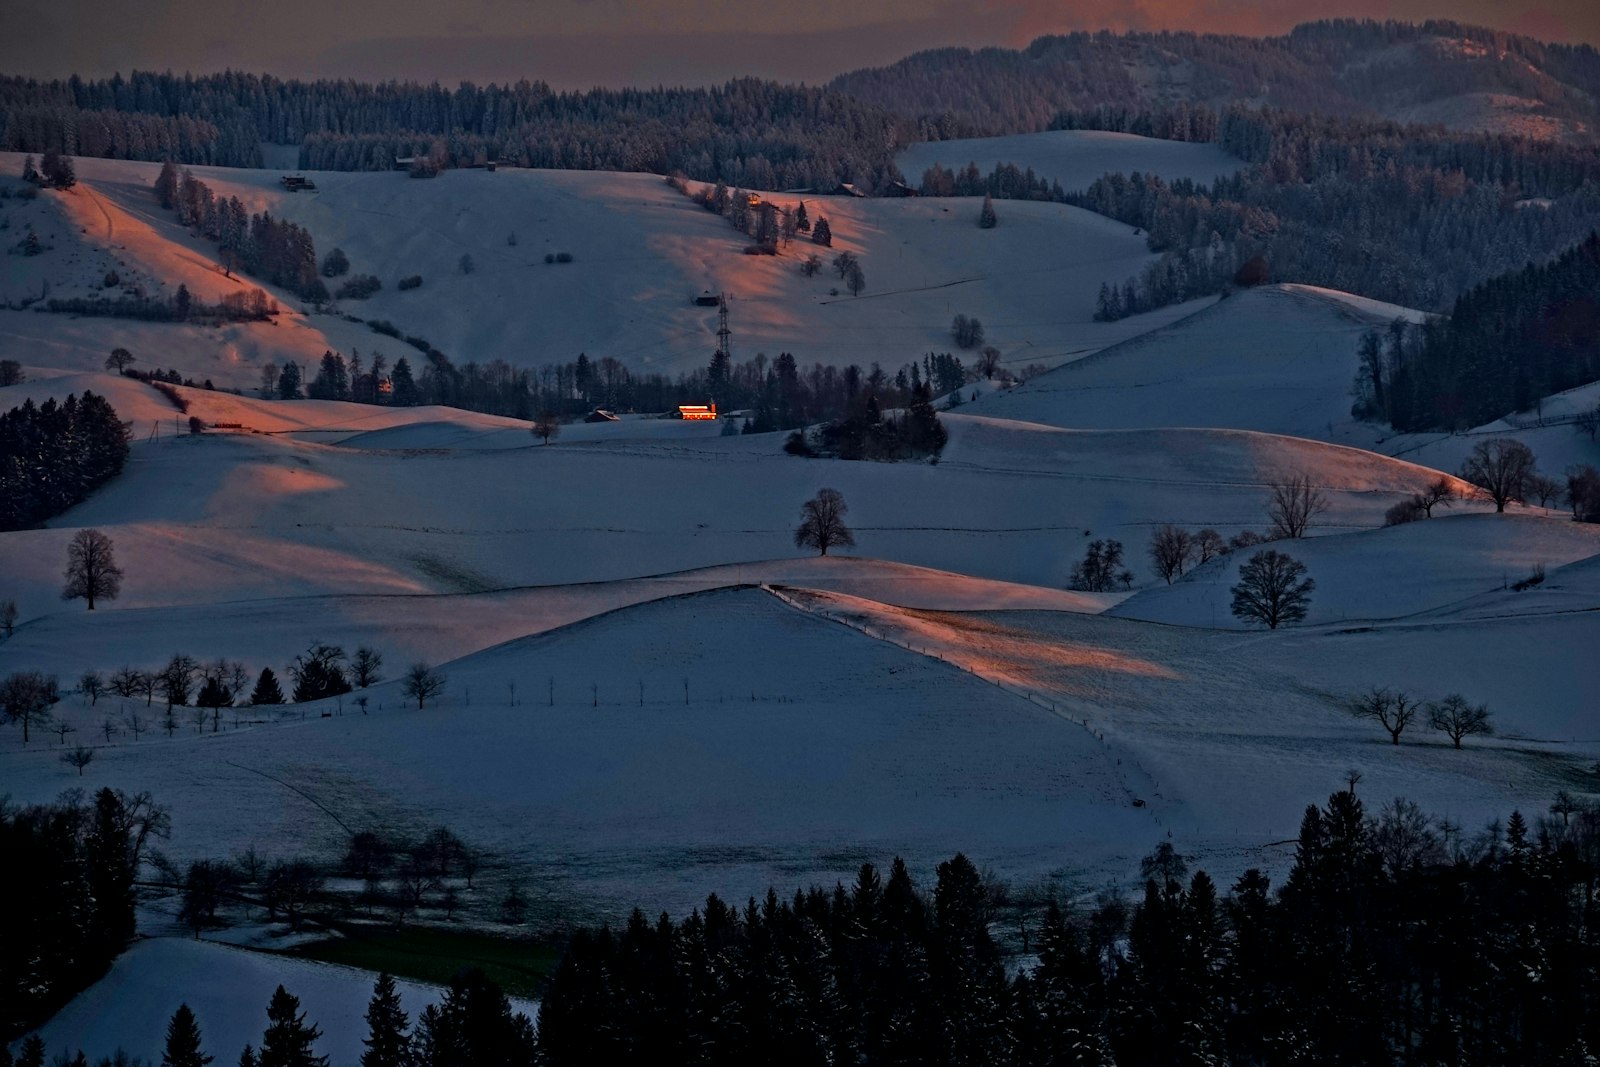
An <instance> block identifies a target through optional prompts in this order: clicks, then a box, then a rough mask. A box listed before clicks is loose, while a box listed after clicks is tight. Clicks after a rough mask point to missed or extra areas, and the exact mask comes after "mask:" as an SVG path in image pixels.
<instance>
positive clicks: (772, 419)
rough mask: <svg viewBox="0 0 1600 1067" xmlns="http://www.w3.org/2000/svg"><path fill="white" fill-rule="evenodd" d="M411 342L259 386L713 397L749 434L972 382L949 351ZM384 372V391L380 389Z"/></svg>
mask: <svg viewBox="0 0 1600 1067" xmlns="http://www.w3.org/2000/svg"><path fill="white" fill-rule="evenodd" d="M370 325H372V324H371V323H369V326H370ZM378 325H379V326H387V323H379V324H378ZM380 332H386V331H380ZM396 333H398V331H396ZM404 340H406V341H407V342H408V343H410V344H411V345H412V346H413V347H416V348H418V349H419V350H425V351H426V352H427V355H426V356H425V357H424V358H423V360H422V361H421V369H420V371H418V370H416V369H414V368H413V366H412V363H411V361H410V360H409V359H408V358H407V357H405V356H401V357H400V358H399V359H397V360H395V361H394V363H393V365H392V366H391V365H390V363H389V360H388V357H387V356H385V355H384V354H383V353H381V352H372V353H370V354H369V355H368V356H367V357H366V358H365V359H363V357H362V355H361V353H360V351H359V350H354V351H352V352H351V355H350V358H349V359H346V358H345V356H344V355H343V354H341V353H338V352H325V353H324V354H323V356H322V360H321V362H320V363H319V364H318V367H317V371H316V374H315V376H314V377H313V378H312V380H311V381H310V382H309V383H306V382H303V381H302V380H301V371H300V368H299V367H298V366H297V365H296V364H293V363H290V364H287V365H285V366H283V367H281V368H280V367H278V366H276V365H274V364H267V365H266V366H265V367H264V368H263V379H262V393H263V394H264V395H267V396H276V397H278V398H279V399H285V400H292V399H297V398H299V397H302V396H308V395H309V396H311V397H313V398H315V399H320V400H352V401H355V402H357V403H378V404H389V405H394V406H398V407H410V406H415V405H419V404H442V405H446V406H449V407H457V408H463V409H465V410H468V411H481V412H484V413H486V414H490V415H504V416H507V417H510V418H516V419H531V418H533V417H534V416H535V415H540V414H552V415H557V416H562V417H577V416H582V415H586V414H588V413H589V412H590V411H592V410H594V409H595V408H604V409H607V410H614V411H650V412H666V411H673V410H675V409H676V408H677V407H678V405H680V404H704V403H706V402H707V401H714V402H715V403H716V404H717V407H718V409H719V410H720V411H722V412H729V411H735V410H743V411H748V412H749V417H748V420H747V424H746V426H745V427H744V429H745V430H746V432H750V433H767V432H771V431H773V430H790V429H795V428H797V427H801V426H806V425H810V424H811V423H815V422H823V421H826V420H829V419H837V418H844V417H846V416H847V415H849V414H850V413H851V412H853V411H855V410H856V409H857V408H858V406H859V405H862V404H864V403H865V402H866V400H867V398H868V397H869V396H870V397H872V398H875V399H876V401H877V403H878V404H879V406H880V408H882V409H889V408H902V407H907V406H909V405H910V404H911V403H912V401H913V400H914V399H915V397H916V394H917V390H918V388H919V387H921V386H923V385H926V386H927V387H928V388H929V389H930V390H931V391H932V394H933V395H943V394H945V393H950V392H954V391H955V390H957V389H959V388H960V387H961V386H962V385H964V384H966V383H967V382H968V381H969V380H972V379H971V373H970V372H969V370H968V369H967V368H966V367H965V366H964V365H963V364H962V362H961V360H960V359H959V358H957V357H956V356H953V355H951V354H949V353H932V352H930V353H928V354H927V355H926V356H924V357H923V358H922V359H921V360H920V361H916V360H914V361H912V362H909V363H906V364H904V365H903V366H901V367H900V368H899V369H898V370H897V371H896V372H895V373H894V374H893V375H890V374H888V373H887V372H885V371H884V370H883V368H881V367H880V366H879V365H878V364H876V363H874V364H872V365H871V366H870V367H868V368H867V369H865V370H863V369H862V368H861V367H859V366H856V365H854V364H852V365H850V366H848V367H835V366H824V365H823V364H821V363H815V364H813V365H812V366H811V367H809V368H805V369H802V368H801V367H800V365H799V363H798V361H796V359H795V358H794V356H793V355H791V354H790V353H788V352H784V353H781V354H780V355H779V356H778V358H777V359H768V358H767V357H766V356H764V355H757V356H755V357H753V358H751V359H748V360H745V361H742V362H738V363H735V362H733V361H732V360H729V359H727V358H726V357H721V356H714V357H713V359H712V361H711V362H710V363H709V364H708V365H707V367H706V368H705V369H703V370H696V371H693V372H691V373H687V374H681V375H679V376H678V377H676V378H669V377H668V376H666V375H664V374H641V375H635V374H634V373H633V372H632V371H630V370H629V369H628V367H627V366H626V365H625V364H624V363H622V362H621V361H620V360H617V359H615V358H613V357H611V356H603V357H601V358H600V359H598V360H591V359H590V358H589V357H588V355H586V354H580V355H579V356H578V358H577V359H575V360H572V361H569V362H566V363H553V364H546V365H545V366H543V367H540V368H539V369H537V370H533V369H529V368H525V367H516V366H512V365H511V364H509V363H506V362H505V361H503V360H493V361H491V362H489V363H477V362H471V363H467V364H464V365H463V366H460V367H457V366H456V365H455V364H454V363H453V362H451V360H450V358H449V357H448V356H446V355H445V354H444V353H443V352H440V351H439V350H438V349H436V348H433V347H432V346H431V345H429V344H428V342H427V341H426V340H425V339H423V338H420V337H418V338H413V337H406V338H404ZM385 380H387V382H388V384H389V390H388V391H387V392H385V391H383V390H382V389H381V385H382V383H383V382H384V381H385Z"/></svg>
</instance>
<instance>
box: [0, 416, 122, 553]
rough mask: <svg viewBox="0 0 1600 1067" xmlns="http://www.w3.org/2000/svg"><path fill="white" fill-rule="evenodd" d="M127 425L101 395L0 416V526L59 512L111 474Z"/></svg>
mask: <svg viewBox="0 0 1600 1067" xmlns="http://www.w3.org/2000/svg"><path fill="white" fill-rule="evenodd" d="M127 460H128V429H127V427H126V426H125V425H124V424H123V422H122V420H120V419H118V418H117V413H116V411H115V410H114V409H113V408H112V407H111V405H110V404H108V403H107V402H106V400H105V398H104V397H101V396H98V395H96V394H94V393H90V392H85V393H84V394H83V395H82V396H81V397H79V396H71V395H69V396H68V397H67V398H66V400H64V401H62V402H61V403H59V404H58V403H56V401H55V400H54V399H50V400H46V401H45V402H44V403H43V404H41V405H38V406H35V405H34V403H33V401H32V400H26V401H24V402H23V404H22V406H21V407H16V408H12V409H11V410H10V411H8V412H6V413H4V414H3V415H0V530H21V529H26V528H28V527H30V526H35V525H37V524H39V523H41V522H43V521H44V520H46V519H48V518H51V517H53V516H55V515H59V514H61V513H62V512H64V511H66V510H67V509H68V508H70V507H72V506H73V505H74V504H77V503H79V502H80V501H82V500H84V499H86V498H87V497H88V496H89V494H90V493H92V492H94V491H95V490H96V489H98V488H99V487H100V486H102V485H104V484H105V483H106V482H108V481H110V480H111V479H112V478H114V477H116V476H117V475H118V474H119V473H121V471H122V467H123V465H124V464H125V463H126V462H127Z"/></svg>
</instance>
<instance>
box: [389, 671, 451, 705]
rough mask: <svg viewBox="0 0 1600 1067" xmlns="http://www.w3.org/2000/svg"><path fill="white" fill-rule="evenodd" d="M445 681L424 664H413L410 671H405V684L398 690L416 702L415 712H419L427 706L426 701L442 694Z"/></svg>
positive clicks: (442, 676)
mask: <svg viewBox="0 0 1600 1067" xmlns="http://www.w3.org/2000/svg"><path fill="white" fill-rule="evenodd" d="M445 681H446V679H445V676H444V674H443V673H441V672H440V671H436V670H434V669H433V668H432V667H430V666H428V665H427V664H426V663H413V664H412V665H411V669H410V670H408V671H406V678H405V682H404V683H403V684H402V685H401V687H400V689H401V692H403V693H405V695H406V696H408V697H410V698H412V699H413V700H415V701H416V702H417V710H418V711H421V710H422V709H423V708H425V707H427V706H428V701H430V700H432V699H433V698H435V697H437V696H438V695H439V694H440V693H442V692H444V685H445Z"/></svg>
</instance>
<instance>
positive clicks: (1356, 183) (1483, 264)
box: [1067, 109, 1600, 311]
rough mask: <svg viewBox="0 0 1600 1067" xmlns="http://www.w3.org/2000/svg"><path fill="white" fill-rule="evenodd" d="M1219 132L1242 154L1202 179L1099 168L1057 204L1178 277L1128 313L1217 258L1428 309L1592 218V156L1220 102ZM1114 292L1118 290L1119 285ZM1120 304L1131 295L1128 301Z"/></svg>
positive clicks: (1145, 293) (1172, 295)
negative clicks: (1143, 245)
mask: <svg viewBox="0 0 1600 1067" xmlns="http://www.w3.org/2000/svg"><path fill="white" fill-rule="evenodd" d="M1218 143H1219V144H1220V145H1222V146H1223V147H1225V148H1227V149H1228V150H1229V151H1231V152H1234V153H1235V154H1237V155H1240V156H1241V157H1242V158H1244V159H1246V160H1249V161H1250V162H1251V163H1252V164H1253V165H1252V166H1250V167H1249V168H1247V169H1245V170H1243V171H1241V172H1240V173H1238V174H1235V175H1232V176H1228V177H1224V178H1219V179H1218V180H1217V181H1216V182H1214V183H1213V184H1212V185H1211V186H1210V187H1205V186H1201V185H1198V184H1196V183H1194V182H1190V181H1187V180H1180V181H1175V182H1171V183H1168V182H1165V181H1163V180H1161V179H1160V178H1158V177H1153V176H1147V175H1141V174H1133V175H1122V174H1114V175H1107V176H1106V177H1104V178H1101V179H1100V180H1098V181H1096V182H1094V183H1093V184H1092V185H1091V186H1090V187H1089V188H1088V189H1087V190H1086V191H1085V192H1083V193H1081V194H1069V196H1068V197H1067V202H1069V203H1072V204H1075V205H1077V206H1080V207H1085V208H1088V209H1089V210H1092V211H1096V212H1099V213H1100V214H1103V215H1108V216H1110V217H1112V218H1115V219H1118V220H1120V221H1122V222H1124V223H1127V224H1128V225H1131V226H1136V227H1140V228H1142V229H1144V230H1146V231H1148V237H1147V241H1148V244H1149V247H1150V249H1151V250H1152V251H1155V252H1162V253H1165V254H1166V258H1167V259H1168V260H1170V261H1171V263H1170V270H1169V269H1168V268H1167V267H1163V268H1162V272H1161V276H1162V277H1163V278H1165V277H1167V276H1169V275H1177V276H1178V277H1177V279H1176V282H1175V283H1174V284H1171V285H1168V286H1167V287H1166V290H1165V291H1163V292H1158V291H1155V290H1153V289H1151V288H1150V286H1149V285H1148V282H1147V279H1144V278H1140V279H1133V288H1134V290H1135V291H1136V296H1137V299H1136V300H1135V301H1133V302H1131V303H1132V304H1136V305H1137V307H1136V308H1134V310H1145V309H1147V308H1149V307H1153V306H1159V305H1160V304H1161V303H1170V302H1173V301H1178V300H1184V299H1189V298H1191V297H1194V296H1199V295H1204V294H1205V293H1207V292H1216V291H1218V288H1220V286H1221V285H1222V284H1224V282H1225V281H1226V279H1225V278H1224V275H1225V274H1226V271H1225V269H1216V270H1211V271H1207V270H1204V269H1200V268H1204V267H1207V266H1210V265H1214V264H1216V263H1217V262H1218V261H1221V262H1222V263H1224V264H1228V263H1231V264H1245V263H1248V262H1250V261H1251V260H1252V259H1254V258H1256V257H1258V256H1259V257H1262V261H1263V262H1264V263H1265V264H1266V265H1267V270H1268V275H1267V277H1266V278H1265V279H1263V280H1285V281H1296V282H1305V283H1309V284H1313V285H1323V286H1328V287H1330V288H1335V289H1343V290H1347V291H1349V292H1355V293H1359V294H1361V295H1363V296H1369V297H1374V298H1376V299H1380V300H1387V301H1390V302H1392V303H1397V304H1403V305H1406V306H1409V307H1416V308H1421V309H1423V310H1429V311H1444V310H1446V309H1448V308H1449V307H1450V305H1451V303H1452V302H1453V301H1454V300H1455V299H1456V298H1457V297H1458V296H1460V295H1461V294H1462V293H1464V292H1466V291H1467V290H1468V289H1470V288H1472V287H1473V286H1474V285H1477V284H1479V283H1480V282H1482V281H1484V280H1485V279H1487V278H1491V277H1494V276H1495V275H1498V274H1504V273H1507V272H1509V271H1513V270H1520V269H1521V268H1522V267H1523V266H1525V265H1526V264H1528V263H1530V262H1534V263H1538V262H1543V261H1544V260H1547V259H1549V258H1550V257H1552V256H1554V255H1556V254H1558V253H1559V252H1561V251H1562V250H1564V249H1566V248H1569V247H1571V246H1572V245H1573V244H1574V243H1576V242H1577V241H1579V240H1581V239H1582V238H1583V237H1584V236H1585V235H1587V234H1588V233H1589V232H1590V231H1591V230H1592V229H1594V228H1595V227H1596V226H1597V225H1600V156H1596V155H1595V153H1593V152H1592V151H1585V150H1580V149H1576V148H1571V147H1567V146H1560V145H1550V144H1544V143H1540V142H1534V141H1527V140H1518V139H1514V138H1504V137H1487V136H1478V135H1465V134H1452V133H1446V132H1444V131H1441V130H1437V129H1430V128H1419V127H1402V126H1397V125H1394V124H1391V123H1370V122H1362V121H1358V120H1352V119H1335V118H1311V117H1306V116H1301V115H1291V114H1287V113H1284V112H1276V111H1262V112H1248V111H1246V110H1244V109H1230V110H1229V111H1228V112H1226V113H1225V114H1224V115H1222V117H1221V119H1220V124H1219V129H1218ZM1119 288H1122V289H1124V290H1126V289H1127V286H1126V285H1124V286H1121V287H1119ZM1123 303H1124V304H1125V305H1128V304H1130V302H1129V301H1127V300H1124V301H1123Z"/></svg>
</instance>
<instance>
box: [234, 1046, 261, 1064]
mask: <svg viewBox="0 0 1600 1067" xmlns="http://www.w3.org/2000/svg"><path fill="white" fill-rule="evenodd" d="M239 1067H261V1061H260V1060H259V1059H257V1058H256V1050H255V1049H253V1048H251V1047H250V1046H249V1045H246V1046H245V1047H244V1051H243V1052H241V1053H239Z"/></svg>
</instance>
